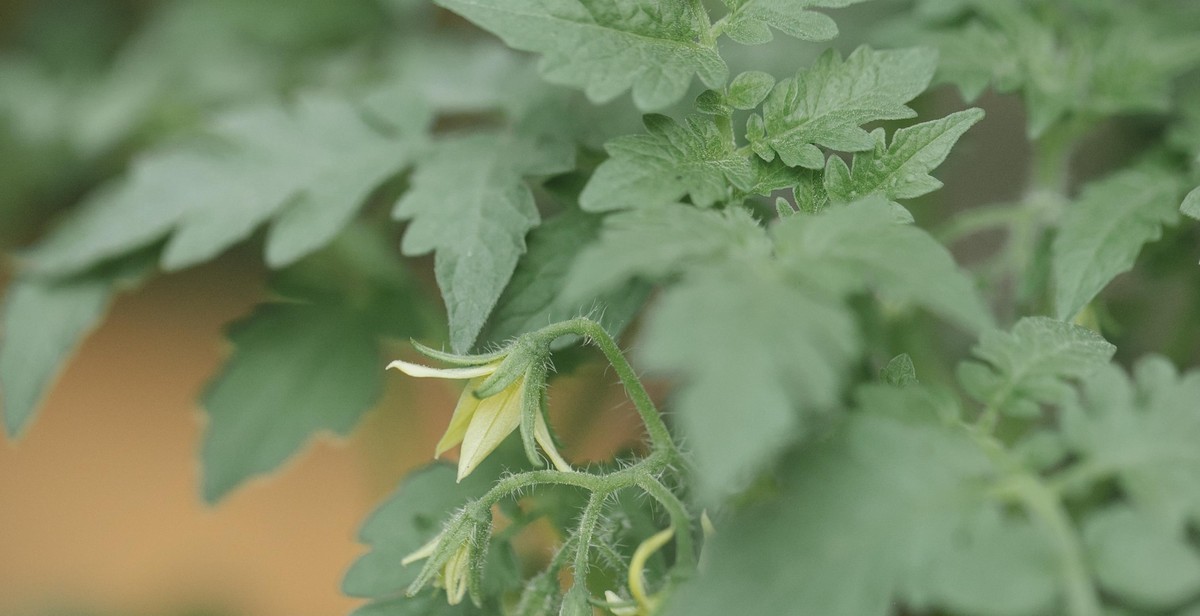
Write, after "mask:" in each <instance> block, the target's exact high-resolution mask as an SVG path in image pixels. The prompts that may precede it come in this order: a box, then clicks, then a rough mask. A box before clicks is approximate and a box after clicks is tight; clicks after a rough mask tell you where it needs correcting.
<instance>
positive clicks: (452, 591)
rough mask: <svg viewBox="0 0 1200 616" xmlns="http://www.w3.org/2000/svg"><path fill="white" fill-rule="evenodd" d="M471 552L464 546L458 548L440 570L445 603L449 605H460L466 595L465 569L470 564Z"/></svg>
mask: <svg viewBox="0 0 1200 616" xmlns="http://www.w3.org/2000/svg"><path fill="white" fill-rule="evenodd" d="M470 559H471V551H470V549H469V548H468V546H467V545H466V544H463V546H462V547H461V548H458V550H456V551H455V552H454V554H452V555H450V560H448V561H446V566H445V568H443V569H442V580H443V582H444V583H445V585H446V601H448V602H449V603H450V605H458V604H459V603H462V600H463V597H465V596H466V594H467V575H468V573H469V571H468V569H467V567H468V565H469V564H470Z"/></svg>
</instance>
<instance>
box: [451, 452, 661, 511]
mask: <svg viewBox="0 0 1200 616" xmlns="http://www.w3.org/2000/svg"><path fill="white" fill-rule="evenodd" d="M668 466H669V460H667V458H666V457H665V456H664V455H662V454H651V455H650V456H649V457H647V458H644V459H642V460H641V461H640V462H638V463H637V464H634V465H633V466H629V467H626V468H623V469H621V470H617V471H613V472H611V473H608V474H606V475H593V474H591V473H575V472H565V471H557V470H538V471H528V472H524V473H518V474H516V475H509V476H508V477H505V478H503V479H501V480H500V481H497V482H496V485H494V486H492V489H490V490H488V491H487V494H484V495H483V497H482V498H480V499H479V500H477V501H475V507H477V512H478V513H479V514H480V516H481V517H482V515H483V513H484V512H488V511H491V508H492V506H493V505H495V504H496V503H498V502H500V500H501V499H503V498H506V497H508V496H511V495H513V494H516V493H518V492H521V491H524V490H526V489H529V488H532V487H535V486H539V485H563V486H572V487H576V488H583V489H584V490H587V491H589V492H592V493H596V492H602V493H608V492H613V491H615V490H619V489H622V488H627V487H629V486H633V485H637V483H638V480H639V478H640V477H643V476H646V475H654V474H657V473H660V472H662V471H664V470H666V469H667V467H668Z"/></svg>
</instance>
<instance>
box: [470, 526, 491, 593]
mask: <svg viewBox="0 0 1200 616" xmlns="http://www.w3.org/2000/svg"><path fill="white" fill-rule="evenodd" d="M492 525H493V521H492V519H491V518H490V517H489V518H488V520H487V522H486V523H483V524H476V525H475V527H474V529H473V530H472V532H471V537H470V543H468V544H467V550H468V553H469V554H470V556H469V562H468V564H467V594H469V595H470V596H471V602H472V603H474V604H475V606H476V607H483V598H484V589H483V571H484V566H485V565H486V564H487V555H488V549H489V548H490V547H491V543H492Z"/></svg>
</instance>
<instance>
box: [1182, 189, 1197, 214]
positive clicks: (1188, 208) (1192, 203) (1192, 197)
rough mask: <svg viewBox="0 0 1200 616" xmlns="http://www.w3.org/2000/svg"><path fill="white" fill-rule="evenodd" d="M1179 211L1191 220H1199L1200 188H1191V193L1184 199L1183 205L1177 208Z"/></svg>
mask: <svg viewBox="0 0 1200 616" xmlns="http://www.w3.org/2000/svg"><path fill="white" fill-rule="evenodd" d="M1179 211H1181V212H1183V213H1184V214H1187V215H1188V216H1191V217H1192V218H1200V186H1198V187H1196V188H1193V189H1192V192H1190V193H1188V194H1187V196H1186V197H1184V199H1183V205H1181V206H1180V207H1179Z"/></svg>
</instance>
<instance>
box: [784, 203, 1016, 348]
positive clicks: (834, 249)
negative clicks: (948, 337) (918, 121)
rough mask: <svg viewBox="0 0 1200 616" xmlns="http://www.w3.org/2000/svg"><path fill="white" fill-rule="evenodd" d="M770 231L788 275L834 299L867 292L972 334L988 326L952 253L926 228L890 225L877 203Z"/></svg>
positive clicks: (885, 206) (988, 319)
mask: <svg viewBox="0 0 1200 616" xmlns="http://www.w3.org/2000/svg"><path fill="white" fill-rule="evenodd" d="M773 232H774V236H775V246H776V252H777V254H778V255H779V258H780V259H781V260H782V261H783V262H784V263H785V264H787V266H788V267H789V269H790V270H791V271H792V272H794V275H795V276H797V277H798V278H800V279H802V280H804V281H806V282H808V283H810V284H814V285H816V286H817V287H819V288H821V289H822V290H825V291H827V292H829V293H831V294H833V295H837V296H842V295H847V294H850V293H856V292H861V291H863V290H867V289H873V290H875V291H877V292H878V293H880V294H881V295H883V296H884V297H885V298H887V299H889V300H891V301H899V302H907V303H916V304H918V305H921V306H924V307H926V308H928V309H929V310H932V311H934V312H936V313H938V314H940V315H942V316H944V317H946V318H948V319H951V320H953V321H954V322H955V323H957V324H959V325H961V326H963V327H966V328H967V329H968V330H971V331H978V330H981V329H985V328H988V327H991V326H992V325H993V321H992V317H991V312H990V311H989V309H988V307H987V304H985V303H984V301H983V299H982V297H981V296H980V295H979V292H978V291H977V290H976V289H975V285H974V283H973V282H972V281H971V279H970V278H969V277H968V276H967V275H966V274H965V273H964V272H963V271H961V270H960V269H959V268H958V266H957V264H955V262H954V258H953V257H952V256H951V255H950V252H949V251H947V250H946V249H945V248H944V247H943V246H942V245H941V244H939V243H938V242H937V240H935V239H933V237H932V236H931V235H929V234H928V233H926V232H925V231H924V230H922V229H920V228H918V227H916V226H914V225H908V224H898V223H896V222H895V221H894V220H893V218H892V216H891V209H890V207H889V206H888V204H887V202H886V201H884V200H883V199H879V198H875V199H868V200H865V201H860V202H857V203H854V204H851V205H849V206H847V207H841V208H833V209H829V210H826V211H825V212H823V213H821V214H819V215H816V216H792V217H789V218H788V219H787V220H784V221H781V222H780V223H779V224H778V225H776V226H775V227H774V229H773Z"/></svg>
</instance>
